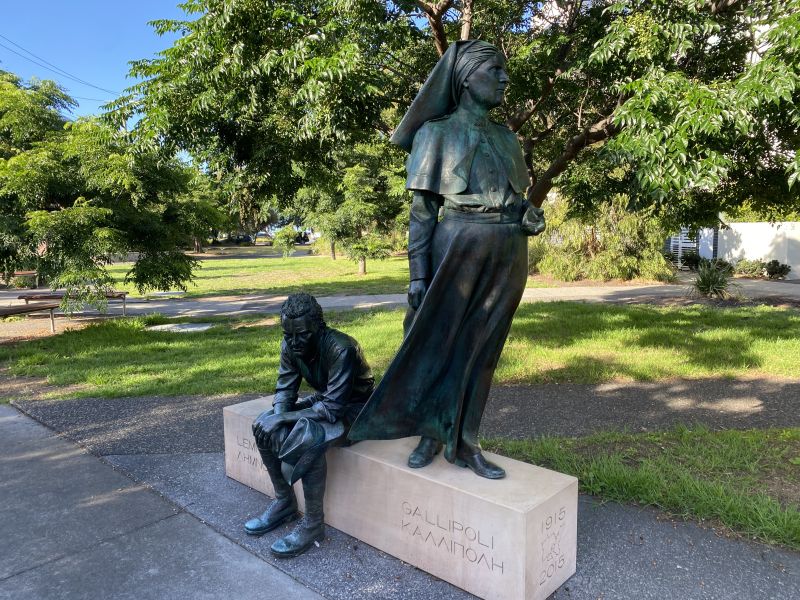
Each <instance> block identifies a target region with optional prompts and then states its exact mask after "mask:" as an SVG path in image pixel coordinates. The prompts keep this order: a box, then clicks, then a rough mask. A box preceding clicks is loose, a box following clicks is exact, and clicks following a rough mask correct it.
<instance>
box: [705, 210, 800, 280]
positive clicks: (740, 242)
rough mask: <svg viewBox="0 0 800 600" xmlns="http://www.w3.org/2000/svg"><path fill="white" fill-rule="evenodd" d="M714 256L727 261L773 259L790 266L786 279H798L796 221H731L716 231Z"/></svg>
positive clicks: (798, 228)
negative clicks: (717, 236) (716, 248)
mask: <svg viewBox="0 0 800 600" xmlns="http://www.w3.org/2000/svg"><path fill="white" fill-rule="evenodd" d="M717 256H718V257H719V258H724V259H725V260H728V261H737V260H740V259H742V258H747V259H749V260H764V261H769V260H773V259H775V260H778V261H780V262H782V263H786V264H787V265H789V266H790V267H792V270H791V272H790V273H789V275H788V276H787V277H786V278H787V279H800V223H797V222H783V223H731V224H730V227H729V228H728V229H720V230H719V247H718V250H717Z"/></svg>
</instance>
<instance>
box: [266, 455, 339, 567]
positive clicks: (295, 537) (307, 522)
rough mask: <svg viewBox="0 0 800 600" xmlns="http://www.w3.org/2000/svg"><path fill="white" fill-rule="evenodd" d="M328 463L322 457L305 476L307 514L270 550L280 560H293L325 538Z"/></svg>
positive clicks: (304, 494)
mask: <svg viewBox="0 0 800 600" xmlns="http://www.w3.org/2000/svg"><path fill="white" fill-rule="evenodd" d="M327 470H328V463H327V461H326V459H325V455H324V454H323V455H322V456H320V457H319V458H318V459H317V460H316V461H315V464H314V465H313V466H312V467H311V468H310V469H309V470H308V472H307V473H306V474H305V475H304V476H303V479H302V481H303V497H304V498H305V500H306V514H305V515H304V516H303V518H302V519H300V521H299V522H298V523H297V525H295V528H294V529H293V530H292V532H291V533H290V534H289V535H286V536H284V537H282V538H281V539H279V540H278V541H277V542H275V543H274V544H272V547H271V548H270V550H271V551H272V554H273V555H275V556H276V557H278V558H292V557H294V556H299V555H300V554H302V553H303V552H305V551H306V550H308V549H309V548H310V547H311V546H312V544H314V542H321V541H322V540H323V539H324V538H325V524H324V523H323V519H324V516H325V515H324V513H323V510H322V499H323V498H324V496H325V477H326V475H327Z"/></svg>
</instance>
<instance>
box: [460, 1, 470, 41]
mask: <svg viewBox="0 0 800 600" xmlns="http://www.w3.org/2000/svg"><path fill="white" fill-rule="evenodd" d="M470 35H472V0H463V2H462V3H461V39H462V40H468V39H469V36H470Z"/></svg>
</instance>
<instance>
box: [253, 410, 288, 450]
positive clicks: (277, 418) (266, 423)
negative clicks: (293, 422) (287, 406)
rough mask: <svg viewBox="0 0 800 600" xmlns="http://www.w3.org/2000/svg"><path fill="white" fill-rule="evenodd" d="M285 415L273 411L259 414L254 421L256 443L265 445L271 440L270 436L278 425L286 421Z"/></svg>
mask: <svg viewBox="0 0 800 600" xmlns="http://www.w3.org/2000/svg"><path fill="white" fill-rule="evenodd" d="M285 422H286V421H285V419H284V417H283V415H280V414H278V415H276V414H273V413H272V411H266V412H263V413H261V414H260V415H258V417H257V418H256V420H255V421H253V436H254V437H255V438H256V443H257V444H258V445H259V446H263V445H264V444H266V443H267V441H268V440H269V436H270V435H272V432H273V431H275V430H276V429H277V428H278V427H280V426H281V425H283V424H284V423H285Z"/></svg>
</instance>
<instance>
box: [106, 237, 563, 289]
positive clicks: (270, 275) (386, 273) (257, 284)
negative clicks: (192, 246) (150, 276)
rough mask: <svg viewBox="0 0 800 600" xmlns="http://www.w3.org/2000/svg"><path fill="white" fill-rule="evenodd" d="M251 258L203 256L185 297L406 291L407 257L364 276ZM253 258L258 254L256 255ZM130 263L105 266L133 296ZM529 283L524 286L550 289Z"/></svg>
mask: <svg viewBox="0 0 800 600" xmlns="http://www.w3.org/2000/svg"><path fill="white" fill-rule="evenodd" d="M246 251H250V253H251V254H254V255H255V256H254V257H253V258H222V257H221V258H207V259H204V260H202V261H201V262H200V268H199V269H198V270H197V272H196V277H195V280H194V281H193V282H192V283H190V284H188V287H187V291H188V293H187V296H193V297H202V296H228V295H232V296H234V295H247V294H270V295H287V294H291V293H292V292H299V291H304V292H308V293H310V294H314V295H317V296H334V295H336V296H339V295H358V294H403V293H405V292H406V291H407V290H408V258H407V257H405V256H393V257H391V258H389V259H387V260H368V261H367V274H366V275H363V276H362V275H359V274H358V264H357V263H355V262H353V261H351V260H348V259H347V258H339V259H337V260H331V259H330V257H328V256H299V257H291V258H282V257H280V256H272V257H270V256H263V254H264V253H265V252H269V251H270V249H269V248H266V249H265V248H260V247H257V248H245V249H243V250H242V253H246ZM256 254H257V255H256ZM132 264H133V263H116V264H113V265H111V266H110V267H109V272H110V273H111V275H112V277H114V279H115V283H114V287H115V289H119V290H127V291H129V292H131V294H132V295H134V296H135V295H138V293H137V292H136V290H135V288H134V287H133V286H131V285H127V284H125V283H124V279H125V274H126V273H127V272H128V271H129V270H130V268H131V266H132ZM552 285H553V284H551V283H547V282H542V281H538V280H534V279H530V280H528V287H551V286H552Z"/></svg>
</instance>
